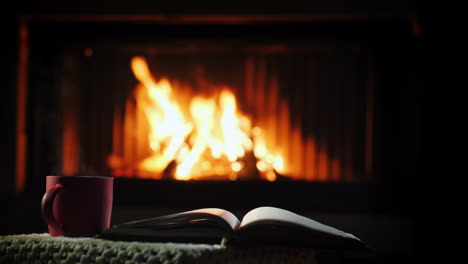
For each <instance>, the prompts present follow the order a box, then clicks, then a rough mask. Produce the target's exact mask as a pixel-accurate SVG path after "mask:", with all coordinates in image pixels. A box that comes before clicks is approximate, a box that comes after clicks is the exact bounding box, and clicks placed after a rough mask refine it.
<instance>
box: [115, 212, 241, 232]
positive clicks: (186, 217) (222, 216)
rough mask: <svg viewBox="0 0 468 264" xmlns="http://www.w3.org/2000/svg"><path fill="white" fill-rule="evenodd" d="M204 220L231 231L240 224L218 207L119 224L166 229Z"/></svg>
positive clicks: (231, 215)
mask: <svg viewBox="0 0 468 264" xmlns="http://www.w3.org/2000/svg"><path fill="white" fill-rule="evenodd" d="M206 222H211V223H212V224H217V225H219V226H223V227H224V228H225V229H227V230H231V231H232V230H236V229H237V228H238V227H239V225H240V222H239V219H238V218H237V217H236V216H235V215H234V214H232V213H231V212H229V211H226V210H223V209H219V208H202V209H197V210H192V211H186V212H182V213H177V214H171V215H165V216H160V217H155V218H150V219H143V220H138V221H132V222H126V223H124V224H122V225H121V226H129V227H134V228H135V227H136V228H145V227H146V228H159V229H168V228H176V227H181V226H187V225H190V224H197V223H206Z"/></svg>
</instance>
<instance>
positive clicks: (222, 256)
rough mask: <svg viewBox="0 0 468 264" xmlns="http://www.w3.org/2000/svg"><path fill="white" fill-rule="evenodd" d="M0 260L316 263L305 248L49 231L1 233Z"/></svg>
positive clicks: (112, 263)
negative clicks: (126, 238)
mask: <svg viewBox="0 0 468 264" xmlns="http://www.w3.org/2000/svg"><path fill="white" fill-rule="evenodd" d="M0 263H111V264H130V263H164V264H172V263H316V258H315V252H314V250H311V249H306V248H233V247H226V246H221V245H207V244H183V243H147V242H145V243H143V242H123V241H108V240H102V239H96V238H66V237H50V236H49V235H48V234H28V235H12V236H0Z"/></svg>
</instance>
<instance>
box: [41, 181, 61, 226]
mask: <svg viewBox="0 0 468 264" xmlns="http://www.w3.org/2000/svg"><path fill="white" fill-rule="evenodd" d="M62 188H63V185H61V184H56V185H55V186H54V187H52V188H50V189H49V190H48V191H46V193H45V194H44V196H43V197H42V202H41V213H42V219H44V222H46V223H47V224H48V225H49V226H51V227H52V228H54V229H57V230H62V228H63V225H62V224H61V223H59V222H58V221H57V220H56V219H55V217H54V199H55V196H56V195H57V192H58V191H59V190H61V189H62Z"/></svg>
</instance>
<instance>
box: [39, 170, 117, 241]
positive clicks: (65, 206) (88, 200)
mask: <svg viewBox="0 0 468 264" xmlns="http://www.w3.org/2000/svg"><path fill="white" fill-rule="evenodd" d="M113 187H114V178H112V177H101V176H47V178H46V193H45V194H44V197H43V198H42V203H41V209H42V218H43V219H44V221H45V222H46V223H47V225H48V229H49V233H50V235H51V236H67V237H92V236H95V235H96V234H98V233H101V232H102V231H104V230H106V229H108V228H109V225H110V219H111V214H112V199H113Z"/></svg>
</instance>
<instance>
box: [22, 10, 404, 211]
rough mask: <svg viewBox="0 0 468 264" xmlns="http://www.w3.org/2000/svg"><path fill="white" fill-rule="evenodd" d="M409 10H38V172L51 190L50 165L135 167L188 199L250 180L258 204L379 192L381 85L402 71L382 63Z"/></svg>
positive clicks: (31, 104)
mask: <svg viewBox="0 0 468 264" xmlns="http://www.w3.org/2000/svg"><path fill="white" fill-rule="evenodd" d="M62 20H63V21H62ZM57 21H59V22H60V23H57ZM406 26H407V25H406V22H405V21H394V20H391V21H390V22H389V21H387V20H374V19H350V18H344V19H335V20H321V19H317V18H311V17H307V16H306V17H300V16H291V17H288V16H262V17H261V19H259V17H258V16H231V17H227V18H226V17H217V16H180V17H170V18H168V17H164V16H152V17H150V18H148V17H145V18H144V19H141V18H138V19H136V18H135V17H131V16H129V17H124V18H122V17H111V18H107V19H105V17H104V18H103V17H101V18H99V17H97V18H80V17H77V18H73V17H67V18H53V17H52V18H48V17H36V18H29V20H25V21H23V24H22V29H23V30H24V31H25V34H26V37H25V38H24V39H23V41H24V43H25V44H24V47H22V48H21V47H20V49H21V51H22V52H23V54H24V53H26V54H28V55H29V56H28V59H27V60H25V62H24V64H25V65H23V69H24V70H23V72H21V71H20V75H21V73H22V74H23V76H22V77H23V78H25V79H26V80H27V89H25V92H27V95H26V93H24V94H23V96H24V97H25V98H27V101H26V103H27V104H26V105H27V107H25V108H26V109H27V113H26V114H25V119H24V124H25V126H26V127H27V128H26V131H28V133H27V139H26V141H25V142H26V143H27V144H25V145H26V146H24V149H25V151H24V152H22V151H19V153H24V155H25V158H24V159H18V160H20V161H21V160H24V164H22V165H21V164H19V165H18V166H24V168H25V169H24V171H26V172H27V173H24V175H26V174H27V175H28V177H27V179H25V181H23V183H24V184H25V185H24V186H23V187H24V188H27V189H32V190H35V191H33V192H35V193H41V192H42V190H43V187H42V186H43V184H41V181H42V179H43V177H44V175H51V174H59V175H90V174H92V175H108V176H113V177H116V178H118V179H121V181H120V182H121V183H122V184H121V185H119V184H118V186H116V188H117V189H116V190H125V191H124V192H125V195H123V196H125V197H122V198H119V197H117V201H123V202H127V201H129V200H133V201H136V202H138V203H140V202H141V201H148V200H149V201H152V199H156V198H149V199H148V198H147V197H149V196H151V193H152V192H154V191H155V190H157V192H159V193H161V194H164V193H166V192H167V193H168V195H166V196H165V195H161V196H165V197H166V198H164V201H163V202H165V203H166V205H167V204H173V203H184V201H182V200H181V199H182V198H181V199H177V198H175V199H174V198H173V197H172V198H171V199H170V198H168V197H170V196H171V195H170V194H169V193H171V192H174V190H177V192H178V191H186V193H187V192H188V193H192V194H195V193H197V195H190V196H194V197H201V198H196V199H198V200H199V201H200V200H203V199H205V198H203V195H200V193H202V192H204V193H208V194H207V195H206V196H207V197H208V198H206V199H205V200H207V199H211V198H209V197H211V196H210V194H209V193H212V192H217V193H231V194H233V195H235V194H236V193H239V189H243V190H244V191H246V192H247V194H245V195H246V198H245V200H255V201H256V202H257V203H258V204H261V203H262V202H263V201H272V202H273V203H276V204H278V205H282V203H290V204H294V203H295V201H296V200H297V201H302V200H304V199H306V200H310V197H320V198H319V199H318V200H317V202H311V204H314V206H317V205H318V204H320V203H321V202H322V201H323V200H324V199H329V196H330V195H333V193H335V194H336V193H343V192H344V193H348V194H347V195H346V194H344V195H341V196H340V197H341V198H339V197H335V200H333V199H329V200H331V202H330V201H329V202H328V203H326V204H325V205H323V206H325V207H327V206H328V207H333V206H340V207H346V206H347V205H346V204H347V203H348V202H350V203H362V201H366V202H365V203H367V204H369V203H372V204H373V203H374V202H375V201H373V200H372V198H371V199H367V198H369V196H372V195H373V194H374V193H375V188H373V187H372V184H374V183H375V182H378V181H379V179H378V177H376V175H375V172H374V171H375V168H374V167H375V157H376V152H378V149H376V146H375V141H376V131H375V122H376V120H378V118H379V116H377V115H376V112H375V109H376V103H375V95H376V93H378V92H379V87H380V85H381V84H382V83H384V82H385V81H386V80H387V79H386V78H391V77H390V76H385V75H382V74H379V72H378V69H377V66H376V65H378V64H379V63H381V61H379V60H380V59H381V57H379V55H380V54H382V53H385V52H387V51H388V50H389V49H390V48H391V47H390V46H391V45H389V43H388V41H389V39H391V44H392V45H394V44H397V45H401V46H405V45H406V44H405V41H406V40H407V39H406V38H407V36H406V35H403V37H402V35H401V31H402V28H403V31H404V32H406V30H407V29H406ZM376 29H378V30H376ZM395 36H398V37H397V38H395ZM21 43H23V42H21ZM402 43H403V44H402ZM402 63H404V62H402ZM20 77H21V76H20ZM25 87H26V85H25ZM20 96H21V94H20ZM377 136H378V135H377ZM20 145H21V144H19V146H20ZM19 171H20V172H21V170H19ZM24 175H23V176H21V175H18V177H17V178H18V179H19V180H18V182H20V183H19V185H20V189H21V188H22V187H21V179H22V177H23V179H24V178H25V176H24ZM38 186H39V187H38ZM150 186H151V187H150ZM141 190H144V191H143V192H141ZM214 190H216V191H214ZM259 190H261V193H259ZM290 192H293V193H294V192H296V193H295V194H291V195H289V197H288V199H284V195H286V193H290ZM143 193H146V194H143ZM249 193H250V194H249ZM278 194H280V195H278ZM142 195H143V196H144V197H145V198H141V196H142ZM128 196H130V197H131V198H128ZM161 196H158V198H157V199H158V201H159V202H162V200H161V199H160V198H161ZM167 196H168V197H167ZM278 196H279V197H278ZM344 196H348V198H345V199H344V200H347V201H344V202H343V197H344ZM252 197H254V198H252ZM275 197H277V198H275ZM281 197H283V198H281ZM308 198H309V199H308ZM196 199H195V200H196ZM192 202H193V201H192ZM193 203H195V204H196V202H193ZM200 203H201V202H200ZM224 203H225V204H226V203H228V204H229V203H230V202H229V201H224ZM330 204H332V205H330ZM338 204H341V205H338ZM185 205H186V201H185ZM231 205H232V206H234V202H232V204H231ZM236 205H239V203H238V202H237V203H236Z"/></svg>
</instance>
